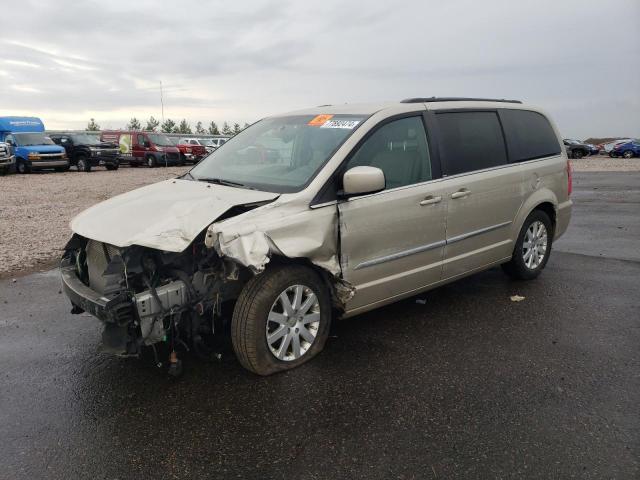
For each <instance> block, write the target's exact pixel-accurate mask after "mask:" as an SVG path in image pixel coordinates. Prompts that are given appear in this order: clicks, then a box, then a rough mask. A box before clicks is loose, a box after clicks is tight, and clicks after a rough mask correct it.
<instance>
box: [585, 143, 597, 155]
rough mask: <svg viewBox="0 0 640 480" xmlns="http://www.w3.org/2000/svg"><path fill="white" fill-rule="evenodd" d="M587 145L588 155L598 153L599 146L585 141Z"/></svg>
mask: <svg viewBox="0 0 640 480" xmlns="http://www.w3.org/2000/svg"><path fill="white" fill-rule="evenodd" d="M585 145H586V146H587V147H589V155H598V154H599V153H600V146H599V145H593V144H592V143H586V144H585Z"/></svg>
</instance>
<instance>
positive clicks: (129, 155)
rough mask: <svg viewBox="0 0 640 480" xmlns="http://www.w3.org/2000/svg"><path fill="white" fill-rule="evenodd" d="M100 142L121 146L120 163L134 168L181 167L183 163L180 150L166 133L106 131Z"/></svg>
mask: <svg viewBox="0 0 640 480" xmlns="http://www.w3.org/2000/svg"><path fill="white" fill-rule="evenodd" d="M100 140H102V141H103V142H109V143H115V144H116V145H119V147H120V162H121V163H122V162H124V163H128V164H129V165H130V166H132V167H138V166H140V165H147V166H148V167H151V168H153V167H157V166H159V165H179V164H180V161H181V160H180V150H178V149H177V148H176V146H175V145H174V143H173V142H172V141H171V139H170V138H169V137H167V136H166V135H165V134H164V133H155V132H139V131H123V130H105V131H103V132H102V135H101V136H100Z"/></svg>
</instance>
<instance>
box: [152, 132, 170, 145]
mask: <svg viewBox="0 0 640 480" xmlns="http://www.w3.org/2000/svg"><path fill="white" fill-rule="evenodd" d="M147 135H149V140H151V141H152V142H153V143H154V145H158V146H159V147H173V146H174V145H175V144H174V143H173V142H172V141H171V140H169V137H167V136H166V135H161V134H159V133H148V134H147Z"/></svg>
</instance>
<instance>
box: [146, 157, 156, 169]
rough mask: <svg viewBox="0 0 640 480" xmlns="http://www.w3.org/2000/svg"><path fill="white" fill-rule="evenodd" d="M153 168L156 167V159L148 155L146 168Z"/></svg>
mask: <svg viewBox="0 0 640 480" xmlns="http://www.w3.org/2000/svg"><path fill="white" fill-rule="evenodd" d="M155 166H156V157H154V156H153V155H149V156H148V157H147V167H149V168H155Z"/></svg>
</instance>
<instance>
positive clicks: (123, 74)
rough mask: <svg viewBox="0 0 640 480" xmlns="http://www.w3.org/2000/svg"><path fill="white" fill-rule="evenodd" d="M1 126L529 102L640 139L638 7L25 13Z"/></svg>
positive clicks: (9, 41)
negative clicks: (448, 99)
mask: <svg viewBox="0 0 640 480" xmlns="http://www.w3.org/2000/svg"><path fill="white" fill-rule="evenodd" d="M4 13H5V14H8V15H5V16H3V22H2V27H1V28H0V43H1V44H2V49H1V50H0V100H1V101H0V107H1V108H2V111H1V112H0V115H9V114H14V115H34V116H39V117H41V118H42V119H43V120H44V122H45V125H46V126H47V128H84V126H86V123H87V121H88V119H89V118H90V117H94V118H95V119H96V121H97V122H98V123H99V124H100V125H101V126H102V127H103V128H105V127H113V128H116V127H123V126H124V125H125V124H126V123H127V121H128V119H129V118H130V117H131V116H136V117H137V118H139V119H141V120H145V119H147V118H148V117H149V116H150V115H153V116H155V117H156V118H160V116H161V111H160V96H159V82H160V81H162V83H163V85H164V100H165V102H164V103H165V110H164V114H165V117H166V118H172V119H174V120H180V119H182V118H186V119H187V120H189V121H190V122H191V124H192V125H193V124H195V122H196V121H198V120H200V121H202V122H203V123H207V124H208V122H209V121H210V120H215V121H216V122H218V123H222V121H224V120H227V121H229V122H239V123H244V122H253V121H255V120H257V119H259V118H261V117H263V116H266V115H269V114H273V113H279V112H283V111H287V110H293V109H298V108H304V107H307V106H313V105H321V104H336V103H359V102H369V101H390V100H391V101H393V100H400V99H402V98H406V97H412V96H432V95H436V96H478V97H498V98H517V99H522V100H524V101H526V102H529V103H532V104H535V105H538V106H540V107H543V108H545V109H547V111H549V112H550V113H551V114H552V116H553V117H554V119H555V120H556V122H557V123H558V125H559V127H560V129H561V131H562V133H563V135H564V136H567V137H577V138H586V137H589V136H613V135H616V136H617V135H621V136H626V135H630V136H638V137H640V28H639V26H640V1H638V0H606V1H605V0H601V1H591V2H587V1H584V0H578V1H573V0H563V1H558V0H553V1H547V0H535V1H494V0H483V1H477V0H468V1H467V0H449V1H441V0H439V1H426V0H413V1H401V0H396V1H394V2H373V1H371V0H367V1H346V0H335V1H334V0H323V1H317V2H303V1H293V0H291V1H286V0H274V1H271V2H267V1H260V0H254V1H250V0H245V1H239V2H228V1H226V2H219V1H209V2H206V1H187V0H180V1H171V2H164V1H160V0H146V1H142V0H127V1H120V0H108V1H105V0H100V1H83V2H78V1H72V0H55V1H54V0H49V1H35V0H19V1H17V2H15V1H14V2H11V6H10V7H9V8H8V9H7V8H6V7H5V9H4Z"/></svg>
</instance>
